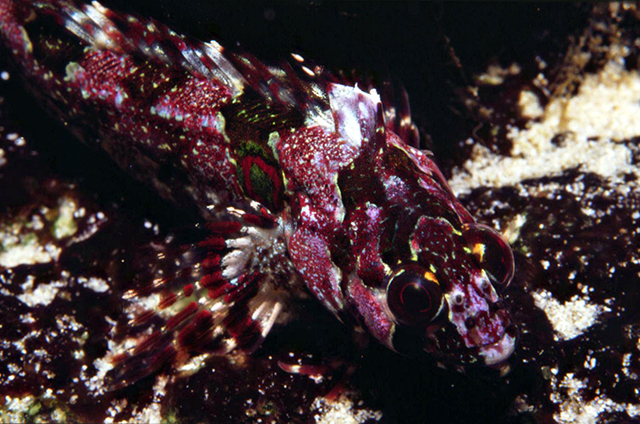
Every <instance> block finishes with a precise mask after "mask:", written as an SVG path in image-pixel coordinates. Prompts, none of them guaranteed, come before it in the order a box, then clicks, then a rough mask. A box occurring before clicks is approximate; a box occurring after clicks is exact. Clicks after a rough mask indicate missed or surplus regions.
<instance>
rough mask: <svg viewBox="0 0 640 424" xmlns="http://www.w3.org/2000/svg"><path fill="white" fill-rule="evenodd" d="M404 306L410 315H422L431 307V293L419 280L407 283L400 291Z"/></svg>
mask: <svg viewBox="0 0 640 424" xmlns="http://www.w3.org/2000/svg"><path fill="white" fill-rule="evenodd" d="M400 302H401V303H402V308H403V309H404V311H405V312H406V313H407V314H409V315H414V316H420V315H422V314H425V313H428V312H429V310H430V309H431V295H430V294H429V292H428V291H427V289H426V288H425V287H424V286H422V285H420V283H419V282H417V281H414V282H409V283H407V284H406V285H405V286H404V288H403V289H402V291H401V292H400Z"/></svg>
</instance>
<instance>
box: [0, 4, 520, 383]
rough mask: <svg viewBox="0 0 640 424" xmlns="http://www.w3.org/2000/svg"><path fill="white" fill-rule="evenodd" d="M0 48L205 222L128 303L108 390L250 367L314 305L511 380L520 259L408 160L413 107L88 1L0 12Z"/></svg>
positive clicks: (378, 336) (45, 101)
mask: <svg viewBox="0 0 640 424" xmlns="http://www.w3.org/2000/svg"><path fill="white" fill-rule="evenodd" d="M0 40H1V44H2V47H3V49H4V51H5V52H6V53H7V54H8V56H9V57H10V58H11V61H12V63H13V64H14V66H15V67H16V68H17V69H18V70H19V73H20V75H21V77H22V79H23V80H24V82H25V84H26V86H27V87H28V88H29V90H30V91H31V92H32V93H33V94H34V96H35V97H36V98H37V99H38V100H39V102H40V103H41V104H42V105H43V107H44V108H46V109H47V110H48V112H49V113H51V114H52V115H53V116H55V117H57V118H58V119H60V120H61V121H62V122H64V123H65V125H66V126H67V127H68V128H69V129H70V131H71V132H72V133H73V134H74V135H75V136H76V137H77V138H78V139H79V140H81V141H82V142H84V143H85V144H87V145H90V146H94V147H96V148H97V149H100V150H103V151H105V152H106V153H107V154H108V155H109V156H110V157H111V158H112V159H113V160H114V161H115V162H116V163H117V164H118V165H119V166H120V167H122V168H123V169H125V170H126V171H127V172H128V173H129V174H131V175H132V177H134V178H136V179H138V180H140V181H142V182H144V183H146V184H148V185H149V186H150V187H152V188H154V189H155V190H156V191H157V192H158V193H159V194H160V195H161V196H162V197H164V198H166V199H169V200H170V201H172V202H174V203H175V204H176V205H177V206H181V205H187V204H188V205H193V206H194V207H195V208H197V209H198V210H199V212H200V215H201V217H202V221H203V223H202V225H200V226H199V227H198V229H199V231H198V232H197V233H196V236H195V240H191V241H190V242H189V243H187V244H185V245H183V246H181V248H180V249H177V250H176V251H172V252H170V253H169V256H170V258H171V259H172V260H173V268H172V269H170V270H169V269H162V270H159V271H158V272H157V273H156V275H155V277H154V278H150V279H149V280H148V281H140V282H137V283H136V284H134V285H132V288H130V289H128V290H126V291H124V292H123V293H122V297H123V302H126V307H124V308H123V316H122V319H121V322H122V323H123V324H122V325H120V326H119V327H118V328H117V329H116V331H115V332H116V334H115V335H113V343H110V351H111V353H110V355H111V361H112V363H113V369H112V370H110V371H109V374H108V376H107V379H108V381H109V383H108V384H109V387H111V389H113V390H115V389H118V388H122V387H126V386H129V385H131V384H134V383H135V382H137V381H138V380H140V379H142V378H144V377H146V376H149V375H152V374H154V373H156V372H159V370H161V369H164V367H167V366H172V367H175V368H176V369H186V368H187V367H188V364H190V363H193V362H194V361H196V360H198V361H203V360H206V358H208V357H210V356H211V355H226V354H232V353H243V354H244V353H247V354H249V353H251V352H253V351H255V350H256V349H257V348H258V347H259V346H260V345H261V343H262V342H263V341H264V339H265V338H266V337H267V336H268V334H269V332H270V331H271V329H272V328H273V327H274V326H275V325H284V324H286V322H287V321H288V320H291V319H295V316H294V315H293V314H291V313H289V311H291V309H292V305H295V303H296V302H298V301H300V300H301V299H308V298H311V299H315V300H317V301H318V302H320V303H321V304H322V305H323V306H324V307H325V308H326V309H327V310H328V311H329V312H330V313H332V314H333V315H334V316H335V317H336V318H337V319H338V320H339V321H341V322H342V323H344V324H345V325H348V326H350V327H352V328H353V330H354V332H356V333H359V334H366V335H367V336H368V337H370V338H372V339H375V340H377V341H378V342H379V343H381V344H382V345H384V346H386V347H388V348H389V349H391V350H393V351H396V352H398V353H400V354H403V355H410V356H415V357H417V358H420V357H425V356H426V357H431V358H433V359H435V360H436V361H438V362H442V363H447V364H455V365H456V366H488V367H493V368H498V369H502V370H504V369H505V368H506V367H507V365H506V364H507V363H508V359H509V358H510V356H511V355H512V354H513V352H514V350H515V348H516V340H517V326H516V324H515V323H514V322H513V320H512V318H511V315H510V313H509V310H508V308H507V306H506V303H505V301H504V299H503V295H504V291H505V289H506V288H507V287H508V286H509V284H510V282H511V281H512V279H513V277H514V274H515V262H514V256H513V253H512V250H511V248H510V246H509V244H508V242H507V241H506V240H505V238H504V237H503V236H502V235H501V234H500V233H499V232H498V231H496V230H495V229H493V228H491V227H489V226H487V225H484V224H481V223H478V222H476V220H475V219H474V218H473V216H472V215H471V214H470V213H469V212H468V211H467V210H466V209H465V208H464V206H463V205H462V204H461V203H460V201H459V200H458V199H457V198H456V197H455V195H454V194H453V192H452V190H451V188H450V187H449V185H448V184H447V182H446V179H445V177H444V176H443V174H442V172H441V171H440V170H439V168H438V167H437V165H436V163H435V162H434V158H433V155H432V153H431V152H429V151H427V150H421V149H420V148H419V147H420V144H419V136H418V131H417V129H416V126H415V124H413V122H412V121H411V117H410V109H409V106H408V99H407V96H406V93H403V95H402V100H401V102H400V104H394V103H393V100H392V99H390V98H391V97H393V96H390V95H388V90H387V88H388V87H387V86H384V87H382V89H380V88H378V87H375V86H374V85H373V84H372V83H371V82H368V81H363V80H359V81H353V80H351V79H349V78H347V77H345V76H344V75H343V74H340V73H331V72H329V71H327V70H325V69H324V68H323V67H321V66H317V65H314V64H312V63H310V62H308V61H306V60H305V59H304V58H303V57H302V56H300V55H298V54H292V57H291V58H290V59H289V61H283V62H282V63H281V64H279V65H269V64H265V63H263V62H261V61H260V60H259V59H257V58H256V57H254V56H253V55H251V54H250V53H248V52H233V51H228V50H227V49H225V48H224V47H223V46H221V45H220V44H219V43H217V42H216V41H209V42H201V41H198V40H194V39H192V38H190V37H188V36H185V35H181V34H178V33H176V32H175V31H173V30H172V29H170V28H169V27H167V26H165V25H163V24H162V23H160V22H157V21H155V20H152V19H145V18H141V17H137V16H132V15H127V14H123V13H119V12H117V11H114V10H110V9H108V8H105V7H103V6H102V5H101V4H100V3H98V2H96V1H94V2H91V3H88V4H82V3H79V2H74V1H70V0H36V1H23V0H0ZM379 91H380V93H381V94H382V95H381V94H380V93H379ZM385 93H386V94H385ZM166 256H167V252H164V251H159V252H158V253H157V255H156V258H155V260H157V261H161V260H162V259H163V258H165V259H166ZM159 268H161V267H159Z"/></svg>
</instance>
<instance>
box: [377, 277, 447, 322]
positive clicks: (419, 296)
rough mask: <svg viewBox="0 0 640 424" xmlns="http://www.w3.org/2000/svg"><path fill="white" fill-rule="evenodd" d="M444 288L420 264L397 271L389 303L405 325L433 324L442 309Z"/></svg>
mask: <svg viewBox="0 0 640 424" xmlns="http://www.w3.org/2000/svg"><path fill="white" fill-rule="evenodd" d="M442 299H443V298H442V289H441V288H440V284H439V283H438V280H437V279H436V276H435V275H434V274H433V273H432V272H431V271H428V270H426V269H424V268H422V267H420V266H418V265H414V266H409V267H402V268H400V270H398V271H396V272H395V273H394V275H393V276H392V277H391V280H390V281H389V285H388V286H387V304H388V305H389V310H390V311H391V313H392V314H393V316H394V317H395V318H396V319H397V320H398V321H399V322H401V323H402V324H406V325H417V324H421V323H426V322H428V321H431V320H432V319H433V318H435V316H436V315H438V312H439V311H440V310H441V306H442Z"/></svg>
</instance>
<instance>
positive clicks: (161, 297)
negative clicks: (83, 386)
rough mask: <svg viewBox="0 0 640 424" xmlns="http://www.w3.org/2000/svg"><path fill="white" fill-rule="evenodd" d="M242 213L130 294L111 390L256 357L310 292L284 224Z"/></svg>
mask: <svg viewBox="0 0 640 424" xmlns="http://www.w3.org/2000/svg"><path fill="white" fill-rule="evenodd" d="M254 212H255V213H254ZM234 213H236V214H238V215H239V216H237V217H230V218H229V220H228V221H217V222H209V223H207V224H205V225H204V233H205V234H206V236H205V237H203V238H202V239H201V240H200V241H199V242H197V243H193V244H191V245H189V246H186V247H184V248H182V249H181V250H182V253H181V254H180V255H175V252H172V253H168V252H165V251H162V252H160V254H159V255H158V257H160V258H161V259H162V260H169V262H173V263H177V264H178V265H177V266H175V269H172V270H169V269H166V267H165V269H164V270H162V271H161V270H160V268H162V267H161V266H160V267H159V269H158V271H157V274H159V276H158V277H157V278H154V279H153V280H152V281H149V282H146V283H144V284H140V285H139V287H137V288H135V289H131V290H128V291H127V292H125V294H124V298H125V300H126V301H127V302H128V307H127V308H126V310H125V313H124V316H123V318H122V319H121V320H120V322H119V323H118V325H117V326H116V331H115V334H114V340H113V342H114V343H113V348H112V349H111V354H110V356H111V360H112V362H113V364H114V368H113V369H112V370H111V371H110V372H109V373H108V374H107V379H108V383H107V384H108V387H110V389H112V390H115V389H118V388H121V387H124V386H127V385H130V384H132V383H134V382H136V381H137V380H140V379H141V378H143V377H145V376H148V375H150V374H153V373H155V372H157V371H158V370H160V369H166V368H167V367H174V368H176V369H177V370H178V371H179V372H180V371H182V370H184V371H186V370H187V369H189V370H191V369H192V368H193V367H192V365H193V363H194V361H195V362H199V363H201V362H202V360H203V359H206V357H207V356H209V355H224V354H226V353H229V352H231V351H239V352H245V353H250V352H252V351H254V350H255V349H256V348H258V347H259V346H260V344H261V343H262V341H263V340H264V338H265V337H266V336H267V334H268V333H269V331H270V329H271V328H272V326H273V325H274V324H275V323H276V321H277V320H278V317H279V316H280V313H281V312H282V311H283V309H284V308H285V306H286V303H287V301H288V299H289V298H290V297H291V295H292V294H294V293H295V291H296V290H298V289H299V288H300V287H302V285H301V283H300V282H299V281H297V278H296V274H295V271H294V270H293V267H292V265H291V264H290V262H289V259H288V256H287V254H286V248H285V246H284V240H283V238H282V234H281V227H280V225H279V222H278V221H276V220H275V219H274V217H273V216H271V215H270V214H269V213H268V212H267V211H266V209H264V208H263V209H262V210H258V211H252V212H251V213H249V212H242V211H238V210H235V211H234ZM174 255H175V257H174Z"/></svg>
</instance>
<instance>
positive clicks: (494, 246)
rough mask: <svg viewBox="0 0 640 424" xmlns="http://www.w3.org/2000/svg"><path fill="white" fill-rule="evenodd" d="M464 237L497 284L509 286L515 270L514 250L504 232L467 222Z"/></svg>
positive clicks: (481, 264) (483, 267)
mask: <svg viewBox="0 0 640 424" xmlns="http://www.w3.org/2000/svg"><path fill="white" fill-rule="evenodd" d="M464 237H465V239H466V240H467V241H468V243H469V248H470V249H471V252H472V253H473V255H474V257H475V258H476V259H477V261H478V264H479V265H480V267H482V269H484V270H485V272H486V273H487V274H489V277H490V278H491V279H492V280H493V281H494V282H495V283H497V284H499V285H502V286H504V287H506V286H508V285H509V283H510V282H511V279H512V278H513V274H514V272H515V262H514V260H513V252H512V251H511V247H510V246H509V243H508V242H507V241H506V240H505V239H504V237H503V236H502V234H500V233H499V232H497V231H496V230H494V229H493V228H491V227H488V226H486V225H482V224H475V223H474V224H467V225H466V226H465V229H464Z"/></svg>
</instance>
